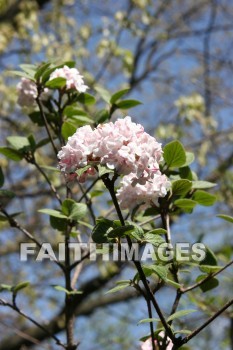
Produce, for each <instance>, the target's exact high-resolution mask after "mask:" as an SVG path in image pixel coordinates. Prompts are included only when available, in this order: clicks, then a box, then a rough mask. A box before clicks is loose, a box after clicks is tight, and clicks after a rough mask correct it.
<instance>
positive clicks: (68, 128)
mask: <svg viewBox="0 0 233 350" xmlns="http://www.w3.org/2000/svg"><path fill="white" fill-rule="evenodd" d="M76 129H77V128H76V127H75V125H74V124H73V123H70V122H64V123H63V124H62V128H61V134H62V137H63V138H64V139H65V140H66V141H67V140H68V137H70V136H72V135H73V134H74V133H75V132H76Z"/></svg>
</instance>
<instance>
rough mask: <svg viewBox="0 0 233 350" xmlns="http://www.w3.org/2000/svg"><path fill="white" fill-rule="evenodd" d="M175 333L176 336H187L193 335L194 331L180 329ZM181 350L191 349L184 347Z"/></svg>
mask: <svg viewBox="0 0 233 350" xmlns="http://www.w3.org/2000/svg"><path fill="white" fill-rule="evenodd" d="M173 333H174V334H179V333H182V334H187V335H189V334H191V333H192V331H190V330H189V329H179V330H178V331H175V332H173ZM180 349H181V350H190V348H187V347H184V346H182V347H181V348H180Z"/></svg>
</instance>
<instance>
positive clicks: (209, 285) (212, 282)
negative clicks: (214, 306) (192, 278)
mask: <svg viewBox="0 0 233 350" xmlns="http://www.w3.org/2000/svg"><path fill="white" fill-rule="evenodd" d="M205 278H206V275H200V276H198V277H197V279H196V282H197V283H198V282H200V281H202V280H203V279H205ZM218 285H219V281H218V280H217V278H214V277H213V278H211V279H208V280H207V281H206V282H204V283H203V284H201V285H200V289H201V290H202V292H203V293H205V292H208V291H209V290H211V289H214V288H216V287H218Z"/></svg>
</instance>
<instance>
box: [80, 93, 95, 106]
mask: <svg viewBox="0 0 233 350" xmlns="http://www.w3.org/2000/svg"><path fill="white" fill-rule="evenodd" d="M77 101H78V102H80V103H82V104H84V105H93V104H95V102H96V100H95V97H94V96H92V95H90V94H87V93H81V94H80V95H79V96H78V98H77Z"/></svg>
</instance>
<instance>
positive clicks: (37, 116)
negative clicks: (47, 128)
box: [28, 111, 44, 126]
mask: <svg viewBox="0 0 233 350" xmlns="http://www.w3.org/2000/svg"><path fill="white" fill-rule="evenodd" d="M28 116H29V118H30V119H31V121H32V122H33V123H34V124H37V125H38V126H44V120H43V118H42V116H41V113H40V112H39V111H35V112H32V113H30V114H28Z"/></svg>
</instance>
